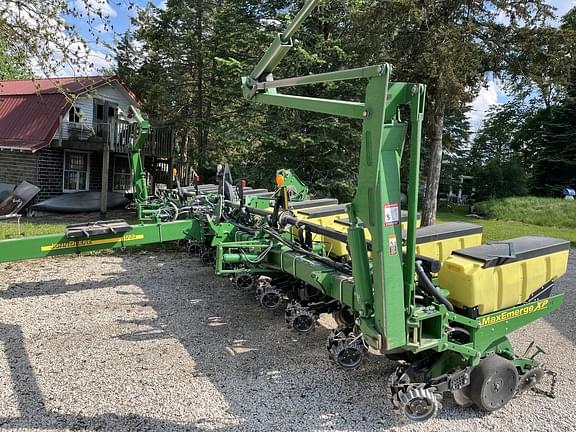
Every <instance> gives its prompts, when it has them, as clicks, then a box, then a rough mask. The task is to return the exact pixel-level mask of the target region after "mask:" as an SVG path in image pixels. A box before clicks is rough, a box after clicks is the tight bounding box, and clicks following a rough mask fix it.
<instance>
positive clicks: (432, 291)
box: [416, 261, 454, 312]
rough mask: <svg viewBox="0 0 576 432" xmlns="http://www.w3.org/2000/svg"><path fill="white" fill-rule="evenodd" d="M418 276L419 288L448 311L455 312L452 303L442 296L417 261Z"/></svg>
mask: <svg viewBox="0 0 576 432" xmlns="http://www.w3.org/2000/svg"><path fill="white" fill-rule="evenodd" d="M416 274H417V275H418V286H419V287H420V288H422V290H423V291H424V292H426V293H427V294H429V295H431V296H432V297H434V298H435V299H436V300H438V301H439V302H440V303H442V304H443V305H444V306H446V309H448V310H449V311H450V312H454V306H453V305H452V303H450V301H449V300H448V299H447V298H446V297H444V296H443V295H442V293H441V292H440V290H439V289H438V288H436V287H435V286H434V284H433V283H432V281H431V280H430V278H429V277H428V275H427V274H426V272H425V271H424V269H423V268H422V264H421V263H420V261H416Z"/></svg>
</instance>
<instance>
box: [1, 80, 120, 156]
mask: <svg viewBox="0 0 576 432" xmlns="http://www.w3.org/2000/svg"><path fill="white" fill-rule="evenodd" d="M112 81H117V79H116V77H102V76H94V77H80V78H70V77H64V78H50V79H40V80H11V81H0V149H2V148H4V149H12V150H26V151H32V152H34V151H36V150H39V149H41V148H42V147H46V146H47V145H49V144H50V141H52V137H53V136H54V133H55V132H56V129H57V128H58V124H59V118H60V115H62V114H64V113H65V112H66V111H67V110H68V108H69V106H70V103H69V102H68V100H67V98H66V96H65V95H64V93H68V94H81V93H85V92H87V91H90V90H91V89H94V88H96V87H100V86H101V85H104V84H107V83H110V82H112ZM120 84H122V83H120ZM127 91H128V92H129V90H128V89H127Z"/></svg>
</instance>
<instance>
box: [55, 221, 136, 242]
mask: <svg viewBox="0 0 576 432" xmlns="http://www.w3.org/2000/svg"><path fill="white" fill-rule="evenodd" d="M131 229H132V226H131V225H130V224H129V223H128V222H126V221H125V220H124V219H114V220H109V221H97V222H88V223H79V224H73V225H68V226H67V227H66V237H68V238H90V237H98V236H105V235H114V234H123V233H125V232H128V231H130V230H131Z"/></svg>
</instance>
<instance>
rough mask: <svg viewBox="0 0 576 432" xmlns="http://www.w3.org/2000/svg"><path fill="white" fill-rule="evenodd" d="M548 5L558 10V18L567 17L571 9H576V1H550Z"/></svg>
mask: <svg viewBox="0 0 576 432" xmlns="http://www.w3.org/2000/svg"><path fill="white" fill-rule="evenodd" d="M546 3H548V4H549V5H551V6H554V7H555V8H556V15H557V16H558V17H561V16H562V15H565V14H566V12H568V11H569V10H570V9H572V8H573V7H576V0H548V1H547V2H546Z"/></svg>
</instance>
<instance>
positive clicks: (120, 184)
mask: <svg viewBox="0 0 576 432" xmlns="http://www.w3.org/2000/svg"><path fill="white" fill-rule="evenodd" d="M112 190H113V191H114V192H129V191H131V190H132V173H131V172H130V163H129V161H128V156H123V155H114V173H113V181H112Z"/></svg>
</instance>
